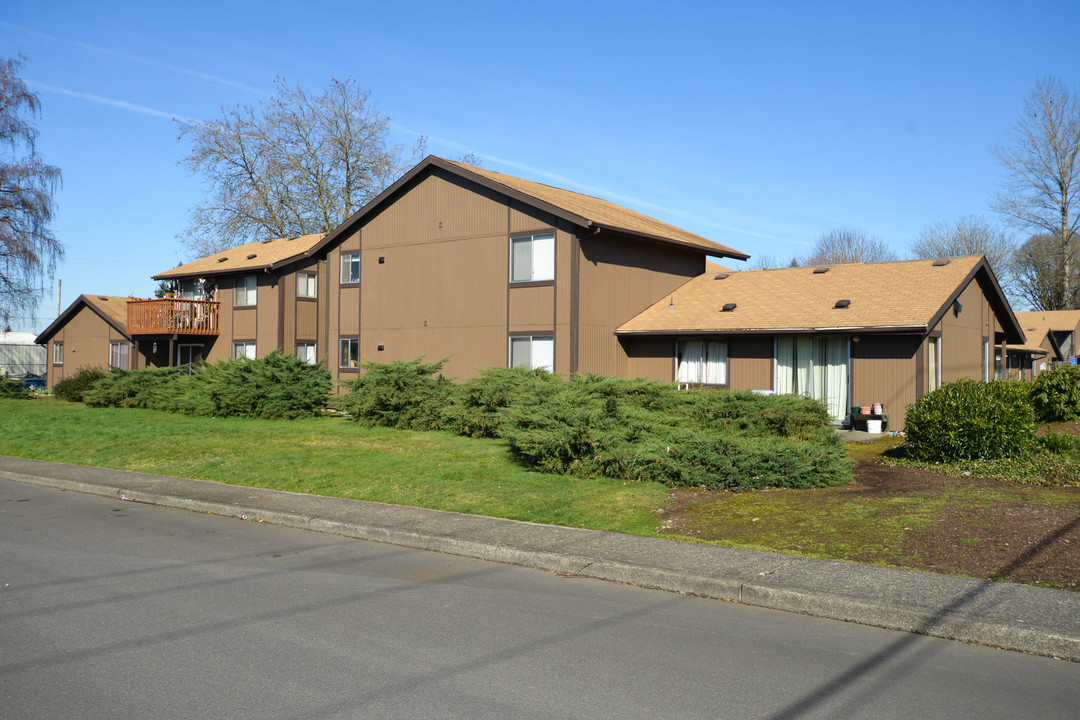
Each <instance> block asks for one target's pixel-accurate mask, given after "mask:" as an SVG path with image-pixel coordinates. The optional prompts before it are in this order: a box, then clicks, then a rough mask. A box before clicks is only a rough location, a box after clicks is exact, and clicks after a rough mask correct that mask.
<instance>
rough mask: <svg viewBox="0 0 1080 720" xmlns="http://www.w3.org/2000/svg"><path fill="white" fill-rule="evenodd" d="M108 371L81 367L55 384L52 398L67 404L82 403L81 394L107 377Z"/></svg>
mask: <svg viewBox="0 0 1080 720" xmlns="http://www.w3.org/2000/svg"><path fill="white" fill-rule="evenodd" d="M108 375H109V371H108V370H105V369H104V368H98V367H85V366H84V367H81V368H79V369H78V370H76V371H75V372H74V373H72V374H71V375H68V376H67V377H65V378H64V379H63V380H61V381H59V382H58V383H56V385H55V387H53V396H54V397H57V398H60V399H61V400H67V401H68V402H82V401H83V393H85V392H86V391H87V390H89V389H90V388H92V387H93V386H94V383H96V382H97V381H98V380H101V379H102V378H104V377H108Z"/></svg>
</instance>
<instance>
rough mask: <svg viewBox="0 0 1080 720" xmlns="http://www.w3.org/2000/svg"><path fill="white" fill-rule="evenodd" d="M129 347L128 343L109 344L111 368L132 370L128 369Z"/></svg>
mask: <svg viewBox="0 0 1080 720" xmlns="http://www.w3.org/2000/svg"><path fill="white" fill-rule="evenodd" d="M128 347H129V346H128V344H127V343H126V342H111V343H109V367H114V368H120V369H121V370H130V369H131V368H130V367H128Z"/></svg>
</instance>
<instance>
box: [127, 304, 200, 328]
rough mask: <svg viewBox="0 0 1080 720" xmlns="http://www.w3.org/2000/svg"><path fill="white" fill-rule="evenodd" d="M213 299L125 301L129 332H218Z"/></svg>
mask: <svg viewBox="0 0 1080 720" xmlns="http://www.w3.org/2000/svg"><path fill="white" fill-rule="evenodd" d="M219 307H220V303H218V302H215V301H213V300H181V299H179V298H164V299H161V300H135V299H132V300H128V307H127V326H128V332H129V333H130V334H132V335H172V334H174V333H175V334H177V335H217V334H218V333H219V332H220V329H221V324H220V322H219V319H220V318H219V315H218V308H219Z"/></svg>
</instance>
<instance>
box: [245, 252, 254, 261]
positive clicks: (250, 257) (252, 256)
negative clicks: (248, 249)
mask: <svg viewBox="0 0 1080 720" xmlns="http://www.w3.org/2000/svg"><path fill="white" fill-rule="evenodd" d="M254 257H255V253H251V254H250V255H248V256H247V259H248V260H251V259H253V258H254Z"/></svg>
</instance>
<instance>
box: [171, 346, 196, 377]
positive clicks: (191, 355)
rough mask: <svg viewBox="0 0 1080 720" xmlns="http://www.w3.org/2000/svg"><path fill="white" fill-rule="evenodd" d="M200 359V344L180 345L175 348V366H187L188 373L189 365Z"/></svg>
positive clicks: (189, 370)
mask: <svg viewBox="0 0 1080 720" xmlns="http://www.w3.org/2000/svg"><path fill="white" fill-rule="evenodd" d="M201 359H202V345H180V346H178V347H177V348H176V365H177V367H187V368H188V373H190V372H191V366H192V365H195V364H196V363H198V362H199V361H200V360H201Z"/></svg>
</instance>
